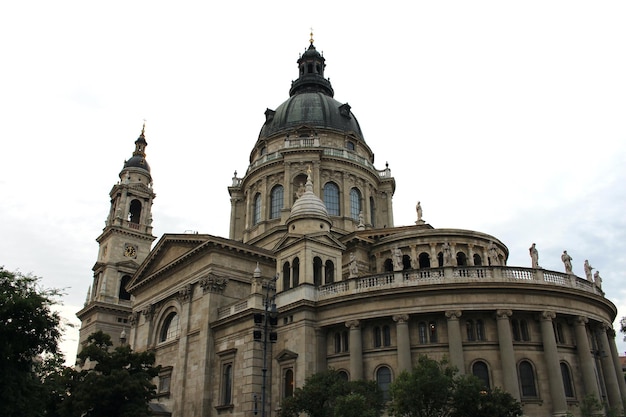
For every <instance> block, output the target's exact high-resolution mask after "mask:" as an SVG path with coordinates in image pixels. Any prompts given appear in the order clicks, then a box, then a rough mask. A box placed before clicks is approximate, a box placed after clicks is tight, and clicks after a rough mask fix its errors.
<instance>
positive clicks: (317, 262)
mask: <svg viewBox="0 0 626 417" xmlns="http://www.w3.org/2000/svg"><path fill="white" fill-rule="evenodd" d="M313 284H314V285H315V286H319V285H322V259H321V258H320V257H319V256H316V257H315V258H313Z"/></svg>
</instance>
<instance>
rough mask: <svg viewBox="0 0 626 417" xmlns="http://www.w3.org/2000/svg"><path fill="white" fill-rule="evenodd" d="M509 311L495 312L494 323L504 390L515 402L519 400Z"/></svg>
mask: <svg viewBox="0 0 626 417" xmlns="http://www.w3.org/2000/svg"><path fill="white" fill-rule="evenodd" d="M512 314H513V312H512V311H511V310H497V311H496V318H497V319H496V321H497V325H498V343H499V344H500V356H501V357H502V373H503V375H504V389H505V391H507V392H508V393H509V394H511V395H512V396H513V398H515V399H516V400H518V401H519V400H520V399H521V397H520V393H519V385H518V383H517V367H516V366H515V352H514V350H513V337H511V324H510V323H509V317H511V315H512Z"/></svg>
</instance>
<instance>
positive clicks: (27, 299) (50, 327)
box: [0, 267, 63, 417]
mask: <svg viewBox="0 0 626 417" xmlns="http://www.w3.org/2000/svg"><path fill="white" fill-rule="evenodd" d="M40 280H41V278H39V277H35V276H32V275H23V274H22V273H20V272H10V271H7V270H5V269H4V267H0V415H1V416H3V417H12V416H20V417H30V416H40V415H43V413H44V412H45V406H46V399H47V398H48V397H47V393H48V392H49V387H47V386H46V384H45V380H46V377H47V376H48V375H49V374H50V373H51V372H56V371H58V370H59V369H61V364H62V363H63V355H62V354H61V353H60V352H59V342H60V339H61V336H62V328H61V318H60V315H59V313H57V312H56V311H53V310H52V308H53V306H54V305H56V304H58V303H59V302H58V301H57V297H59V296H60V295H61V292H60V291H59V290H57V289H47V288H43V287H42V286H41V285H40Z"/></svg>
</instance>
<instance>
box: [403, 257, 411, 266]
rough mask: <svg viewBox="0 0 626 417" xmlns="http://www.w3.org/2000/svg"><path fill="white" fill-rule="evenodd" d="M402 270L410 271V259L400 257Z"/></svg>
mask: <svg viewBox="0 0 626 417" xmlns="http://www.w3.org/2000/svg"><path fill="white" fill-rule="evenodd" d="M402 269H411V257H410V256H409V255H402Z"/></svg>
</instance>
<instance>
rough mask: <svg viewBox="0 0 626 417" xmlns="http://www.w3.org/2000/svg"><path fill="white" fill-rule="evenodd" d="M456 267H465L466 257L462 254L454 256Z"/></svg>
mask: <svg viewBox="0 0 626 417" xmlns="http://www.w3.org/2000/svg"><path fill="white" fill-rule="evenodd" d="M456 264H457V266H467V256H465V253H463V252H457V254H456Z"/></svg>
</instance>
